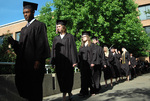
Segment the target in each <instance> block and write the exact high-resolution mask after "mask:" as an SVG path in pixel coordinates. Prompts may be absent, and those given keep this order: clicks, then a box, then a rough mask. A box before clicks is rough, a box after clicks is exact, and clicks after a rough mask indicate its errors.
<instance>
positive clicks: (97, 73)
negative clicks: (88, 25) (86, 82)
mask: <svg viewBox="0 0 150 101" xmlns="http://www.w3.org/2000/svg"><path fill="white" fill-rule="evenodd" d="M92 43H93V44H92V49H93V50H94V51H93V58H92V59H93V63H94V64H93V65H94V66H93V68H91V70H92V88H93V90H92V92H91V93H92V95H94V94H96V93H98V91H99V90H100V88H101V85H100V79H101V70H102V68H103V67H106V64H105V59H104V58H105V57H104V51H103V48H102V47H101V46H99V45H98V44H97V43H98V39H97V37H93V38H92Z"/></svg>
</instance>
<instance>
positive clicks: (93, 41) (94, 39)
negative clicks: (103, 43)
mask: <svg viewBox="0 0 150 101" xmlns="http://www.w3.org/2000/svg"><path fill="white" fill-rule="evenodd" d="M92 43H94V44H97V43H98V39H97V37H95V36H94V37H93V38H92Z"/></svg>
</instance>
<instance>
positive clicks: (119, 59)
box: [117, 51, 123, 80]
mask: <svg viewBox="0 0 150 101" xmlns="http://www.w3.org/2000/svg"><path fill="white" fill-rule="evenodd" d="M121 58H122V55H121V52H120V51H118V54H117V59H118V61H119V64H118V66H119V68H120V77H122V78H120V77H119V80H120V79H123V75H122V71H121Z"/></svg>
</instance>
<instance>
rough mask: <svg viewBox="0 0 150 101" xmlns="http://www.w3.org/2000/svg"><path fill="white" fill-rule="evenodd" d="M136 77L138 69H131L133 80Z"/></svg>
mask: <svg viewBox="0 0 150 101" xmlns="http://www.w3.org/2000/svg"><path fill="white" fill-rule="evenodd" d="M134 77H136V68H131V78H134Z"/></svg>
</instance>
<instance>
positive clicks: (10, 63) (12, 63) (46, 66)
mask: <svg viewBox="0 0 150 101" xmlns="http://www.w3.org/2000/svg"><path fill="white" fill-rule="evenodd" d="M0 65H15V62H0ZM50 67H51V65H49V64H46V65H45V68H46V74H48V69H50ZM76 72H78V68H77V67H75V73H76Z"/></svg>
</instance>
